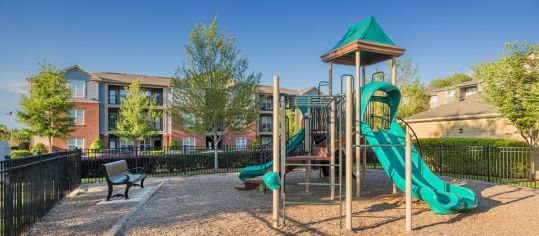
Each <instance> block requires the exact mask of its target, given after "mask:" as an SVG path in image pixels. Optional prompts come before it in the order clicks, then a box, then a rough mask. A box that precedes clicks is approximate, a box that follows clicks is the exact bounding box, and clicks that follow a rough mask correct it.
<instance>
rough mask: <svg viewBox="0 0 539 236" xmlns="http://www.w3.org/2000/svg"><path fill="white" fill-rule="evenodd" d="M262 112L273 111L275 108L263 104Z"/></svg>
mask: <svg viewBox="0 0 539 236" xmlns="http://www.w3.org/2000/svg"><path fill="white" fill-rule="evenodd" d="M260 110H261V111H273V106H272V105H271V104H267V103H262V105H261V106H260Z"/></svg>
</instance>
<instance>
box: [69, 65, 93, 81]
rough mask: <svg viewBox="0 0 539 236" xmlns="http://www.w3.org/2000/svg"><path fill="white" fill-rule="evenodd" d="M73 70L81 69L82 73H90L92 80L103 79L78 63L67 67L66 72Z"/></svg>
mask: <svg viewBox="0 0 539 236" xmlns="http://www.w3.org/2000/svg"><path fill="white" fill-rule="evenodd" d="M72 70H79V71H81V72H82V73H84V74H86V75H88V77H90V79H91V80H93V81H101V78H99V77H97V76H96V75H94V74H93V73H90V72H88V71H86V70H84V69H82V68H81V67H80V66H78V65H73V66H70V67H69V68H67V69H65V70H64V72H68V71H72Z"/></svg>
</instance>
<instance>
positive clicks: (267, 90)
mask: <svg viewBox="0 0 539 236" xmlns="http://www.w3.org/2000/svg"><path fill="white" fill-rule="evenodd" d="M279 91H280V93H284V94H290V95H304V94H307V93H309V92H311V91H316V87H314V86H312V87H308V88H304V89H299V90H298V89H289V88H283V87H280V88H279ZM258 93H262V94H272V93H273V86H270V85H260V86H258Z"/></svg>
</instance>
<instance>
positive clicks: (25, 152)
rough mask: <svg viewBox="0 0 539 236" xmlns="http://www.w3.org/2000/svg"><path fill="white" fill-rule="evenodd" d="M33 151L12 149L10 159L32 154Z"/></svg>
mask: <svg viewBox="0 0 539 236" xmlns="http://www.w3.org/2000/svg"><path fill="white" fill-rule="evenodd" d="M32 155H33V153H32V152H30V151H28V150H13V151H11V158H12V159H15V158H19V157H27V156H32Z"/></svg>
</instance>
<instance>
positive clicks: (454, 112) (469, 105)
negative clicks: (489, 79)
mask: <svg viewBox="0 0 539 236" xmlns="http://www.w3.org/2000/svg"><path fill="white" fill-rule="evenodd" d="M497 113H499V111H498V109H497V108H496V107H493V106H490V105H487V104H485V103H484V102H483V97H482V96H481V94H480V93H476V94H474V95H470V96H467V97H464V98H462V99H461V100H458V101H454V102H451V103H448V104H444V105H441V106H438V107H434V108H431V109H429V110H426V111H424V112H420V113H417V114H415V115H413V116H410V117H408V118H406V119H405V120H407V121H408V120H415V119H432V118H444V117H458V116H475V115H487V114H497Z"/></svg>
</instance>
